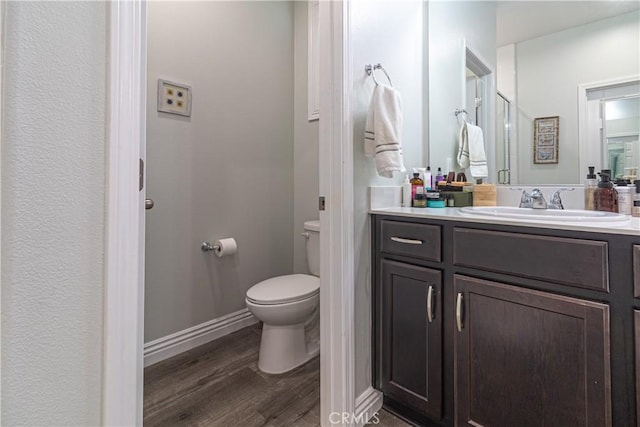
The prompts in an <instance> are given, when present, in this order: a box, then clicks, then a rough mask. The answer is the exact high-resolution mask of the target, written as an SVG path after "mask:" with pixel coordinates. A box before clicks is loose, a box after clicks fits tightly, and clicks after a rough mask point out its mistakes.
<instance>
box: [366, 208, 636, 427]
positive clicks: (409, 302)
mask: <svg viewBox="0 0 640 427" xmlns="http://www.w3.org/2000/svg"><path fill="white" fill-rule="evenodd" d="M373 244H374V247H373V267H374V268H373V270H372V271H373V278H374V281H373V282H372V283H373V284H374V286H373V313H374V315H373V334H374V335H373V342H374V351H373V355H372V358H373V362H374V363H373V383H374V384H375V386H376V387H377V388H378V389H380V390H381V391H382V392H383V394H384V405H385V407H386V408H387V409H389V410H391V411H395V412H397V413H398V414H400V415H402V416H404V417H406V418H408V419H410V420H411V421H412V422H415V423H416V424H417V425H422V426H429V427H453V426H475V427H479V426H498V427H502V426H519V427H520V426H536V427H537V426H542V425H546V426H612V425H614V426H632V425H636V426H637V427H640V236H639V235H625V234H615V233H596V232H584V231H578V230H559V229H557V230H548V229H543V228H533V227H521V226H512V225H505V224H484V223H475V222H467V221H463V220H454V219H451V220H449V219H447V220H438V219H433V218H424V219H423V218H405V217H396V216H392V215H375V216H374V221H373ZM430 290H431V291H430ZM429 292H431V298H429ZM428 304H429V306H428ZM430 310H431V311H432V312H433V315H432V317H430V316H429V314H428V313H429V311H430ZM431 318H432V321H431V322H430V321H429V319H431ZM634 374H635V375H634Z"/></svg>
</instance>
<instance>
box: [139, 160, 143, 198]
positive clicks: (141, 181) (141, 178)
mask: <svg viewBox="0 0 640 427" xmlns="http://www.w3.org/2000/svg"><path fill="white" fill-rule="evenodd" d="M139 178H140V179H139V184H138V191H142V189H143V188H144V160H142V159H140V177H139Z"/></svg>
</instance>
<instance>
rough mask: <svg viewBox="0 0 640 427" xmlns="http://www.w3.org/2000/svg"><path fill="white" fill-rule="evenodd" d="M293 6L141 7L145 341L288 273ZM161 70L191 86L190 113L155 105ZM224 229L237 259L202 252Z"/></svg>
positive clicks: (230, 307)
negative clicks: (148, 205)
mask: <svg viewBox="0 0 640 427" xmlns="http://www.w3.org/2000/svg"><path fill="white" fill-rule="evenodd" d="M293 10H294V6H293V3H292V2H150V3H149V4H148V95H149V96H148V105H147V111H148V113H147V114H148V117H147V119H148V125H147V171H148V175H147V176H148V184H147V196H148V197H150V198H153V199H154V201H155V204H156V205H155V207H154V208H153V210H150V211H148V212H147V242H146V247H147V256H146V259H147V264H146V290H145V341H146V342H148V341H150V340H153V339H156V338H159V337H163V336H166V335H168V334H171V333H174V332H177V331H180V330H183V329H185V328H188V327H191V326H194V325H197V324H200V323H202V322H206V321H208V320H211V319H215V318H218V317H220V316H223V315H225V314H228V313H231V312H234V311H237V310H240V309H242V308H244V307H245V294H246V291H247V289H249V288H250V287H251V286H253V285H254V284H255V283H257V282H259V281H261V280H264V279H267V278H269V277H272V276H277V275H281V274H289V273H291V272H292V270H293V235H292V233H293V228H294V227H292V224H293V211H294V209H293V178H294V175H293V163H294V156H293V154H294V145H293V140H294V132H293V129H294V126H293V117H294V102H293V100H294V75H293V71H294V64H293V48H294V45H293V37H294V25H293V23H294V17H293ZM177 24H179V25H177ZM172 28H179V29H180V31H168V29H172ZM158 78H166V79H169V80H172V81H176V82H184V83H186V84H189V85H191V86H192V88H193V107H192V116H191V118H184V117H180V116H174V115H167V114H164V113H158V112H157V111H156V85H157V79H158ZM222 237H234V238H235V239H236V240H237V242H238V247H239V250H238V253H237V254H236V255H235V256H232V257H226V258H220V259H218V258H217V257H216V256H215V255H213V254H212V253H207V254H205V253H202V252H201V250H200V242H202V241H203V240H211V241H212V240H215V239H217V238H222Z"/></svg>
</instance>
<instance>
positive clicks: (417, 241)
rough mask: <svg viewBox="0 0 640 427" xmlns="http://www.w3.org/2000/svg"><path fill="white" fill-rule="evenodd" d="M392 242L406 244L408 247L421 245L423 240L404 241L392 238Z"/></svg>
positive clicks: (399, 238)
mask: <svg viewBox="0 0 640 427" xmlns="http://www.w3.org/2000/svg"><path fill="white" fill-rule="evenodd" d="M391 240H393V241H394V242H397V243H406V244H408V245H421V244H422V240H415V239H404V238H402V237H392V238H391Z"/></svg>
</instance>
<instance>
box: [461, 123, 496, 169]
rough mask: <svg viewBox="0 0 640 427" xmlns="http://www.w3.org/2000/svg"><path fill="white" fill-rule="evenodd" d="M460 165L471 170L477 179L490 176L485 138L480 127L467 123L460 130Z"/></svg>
mask: <svg viewBox="0 0 640 427" xmlns="http://www.w3.org/2000/svg"><path fill="white" fill-rule="evenodd" d="M458 165H460V167H463V168H469V173H470V174H471V176H472V177H474V178H475V179H478V178H486V177H487V176H489V168H488V167H487V155H486V154H485V151H484V138H483V136H482V129H481V128H479V127H478V126H474V125H471V124H468V123H465V124H463V125H462V127H461V128H460V136H459V146H458Z"/></svg>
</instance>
